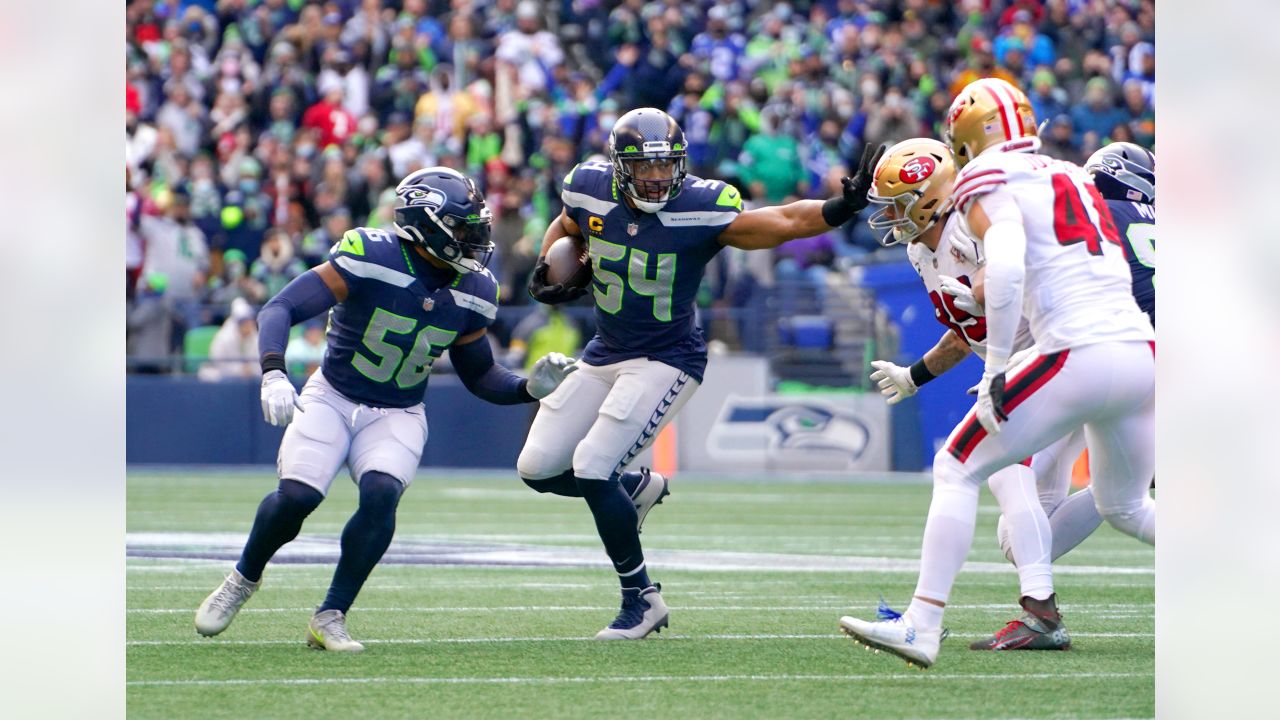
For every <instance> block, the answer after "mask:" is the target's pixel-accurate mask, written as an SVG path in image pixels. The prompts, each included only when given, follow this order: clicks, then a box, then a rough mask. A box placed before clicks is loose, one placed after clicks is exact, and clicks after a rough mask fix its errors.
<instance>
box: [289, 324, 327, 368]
mask: <svg viewBox="0 0 1280 720" xmlns="http://www.w3.org/2000/svg"><path fill="white" fill-rule="evenodd" d="M327 347H328V345H327V344H326V342H325V336H324V321H323V320H320V319H312V320H308V321H307V322H306V323H305V324H304V325H303V326H302V334H301V335H298V336H297V337H295V338H292V339H291V340H289V344H288V346H286V347H285V350H284V356H285V358H286V359H287V360H288V361H289V373H290V374H292V375H301V376H305V377H310V376H311V373H313V372H315V371H316V369H318V368H319V367H320V361H321V360H324V351H325V349H326V348H327Z"/></svg>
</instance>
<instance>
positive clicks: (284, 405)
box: [262, 370, 302, 427]
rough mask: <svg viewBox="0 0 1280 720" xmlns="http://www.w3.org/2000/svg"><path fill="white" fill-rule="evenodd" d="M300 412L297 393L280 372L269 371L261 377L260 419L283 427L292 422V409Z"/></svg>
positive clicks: (287, 378)
mask: <svg viewBox="0 0 1280 720" xmlns="http://www.w3.org/2000/svg"><path fill="white" fill-rule="evenodd" d="M295 407H296V408H298V412H302V405H301V404H300V403H299V402H298V391H297V390H294V389H293V383H291V382H289V377H288V376H287V375H285V374H284V373H283V372H281V371H280V370H269V371H267V373H266V374H265V375H263V376H262V419H263V420H266V421H267V422H269V423H271V424H272V425H278V426H280V427H284V426H285V425H288V424H289V421H290V420H293V409H294V408H295Z"/></svg>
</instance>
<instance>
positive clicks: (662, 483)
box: [631, 468, 671, 532]
mask: <svg viewBox="0 0 1280 720" xmlns="http://www.w3.org/2000/svg"><path fill="white" fill-rule="evenodd" d="M640 474H641V475H642V476H643V477H641V479H640V484H639V485H637V486H636V491H635V492H634V493H632V494H631V501H632V502H634V503H635V504H636V531H637V532H639V530H640V528H641V527H642V526H643V525H644V518H645V516H646V515H648V514H649V511H650V510H652V509H653V506H654V505H660V504H662V498H664V497H666V496H668V495H670V494H671V490H669V489H668V487H667V486H668V485H670V484H671V481H670V479H669V478H667V477H666V476H664V475H663V474H662V473H656V472H653V471H652V470H650V469H649V468H640Z"/></svg>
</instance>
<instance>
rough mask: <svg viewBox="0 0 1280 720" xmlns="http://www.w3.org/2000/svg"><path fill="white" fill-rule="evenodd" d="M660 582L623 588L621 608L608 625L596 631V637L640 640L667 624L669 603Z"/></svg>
mask: <svg viewBox="0 0 1280 720" xmlns="http://www.w3.org/2000/svg"><path fill="white" fill-rule="evenodd" d="M661 590H662V586H661V585H657V584H655V585H650V586H649V587H647V588H644V589H643V590H641V589H640V588H623V589H622V610H621V611H619V612H618V617H617V618H615V619H614V621H613V622H612V623H610V624H609V627H607V628H605V629H603V630H601V631H600V632H598V633H596V639H597V640H640V639H643V638H644V637H645V636H646V635H648V634H649V633H651V632H657V633H660V632H662V628H664V627H667V604H666V603H665V602H663V601H662V595H661V594H660V592H661Z"/></svg>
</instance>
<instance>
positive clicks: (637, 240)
mask: <svg viewBox="0 0 1280 720" xmlns="http://www.w3.org/2000/svg"><path fill="white" fill-rule="evenodd" d="M561 200H563V201H564V210H565V213H566V214H567V215H568V216H569V218H570V219H572V220H573V221H574V222H575V223H577V225H578V227H579V228H581V229H582V234H583V236H584V237H585V238H586V239H587V244H588V251H589V253H590V255H591V263H592V266H593V269H594V273H595V274H594V277H593V280H592V290H593V294H594V296H595V301H596V313H595V316H596V336H595V337H594V338H592V339H591V341H590V342H589V343H587V347H586V350H585V351H584V352H583V357H582V359H583V361H584V362H586V363H587V364H589V365H609V364H612V363H616V362H622V361H624V360H631V359H634V358H640V357H646V358H649V359H651V360H656V361H659V362H663V363H666V364H668V365H671V366H673V367H675V368H677V369H679V370H681V371H683V372H686V373H688V374H689V375H691V376H692V377H693V378H694V379H695V380H697V381H698V382H701V381H702V374H703V371H704V370H705V369H706V365H707V346H706V342H705V341H704V340H703V337H702V332H701V331H700V330H699V329H698V326H697V324H696V323H695V322H694V299H695V298H696V296H697V293H698V287H699V285H700V284H701V283H702V276H703V272H704V270H705V269H706V266H707V263H708V262H710V261H711V259H712V258H713V257H715V254H716V253H717V252H719V251H720V249H721V247H722V246H721V245H720V243H719V242H718V241H717V240H716V238H718V237H719V236H720V233H721V232H723V231H724V229H725V228H726V227H728V226H729V223H731V222H733V220H734V218H736V217H737V216H738V213H740V212H742V196H741V195H739V194H738V190H737V189H736V188H734V187H733V186H732V185H728V184H726V183H723V182H720V181H719V180H702V179H700V178H697V177H694V176H693V175H689V176H687V177H686V178H685V181H684V186H683V189H682V190H681V191H680V194H679V195H677V196H676V197H675V199H673V200H671V201H669V202H667V204H666V205H665V206H664V207H663V208H662V210H660V211H658V212H656V213H646V212H642V211H640V210H635V209H632V208H631V207H629V206H628V205H627V204H626V200H624V199H623V197H622V194H621V193H620V192H619V191H618V188H617V185H616V183H615V182H614V179H613V166H612V165H610V164H608V163H602V162H587V163H582V164H580V165H578V166H577V167H575V168H574V169H573V170H572V171H570V173H569V174H568V175H567V176H566V177H565V179H564V189H563V191H562V193H561Z"/></svg>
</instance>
